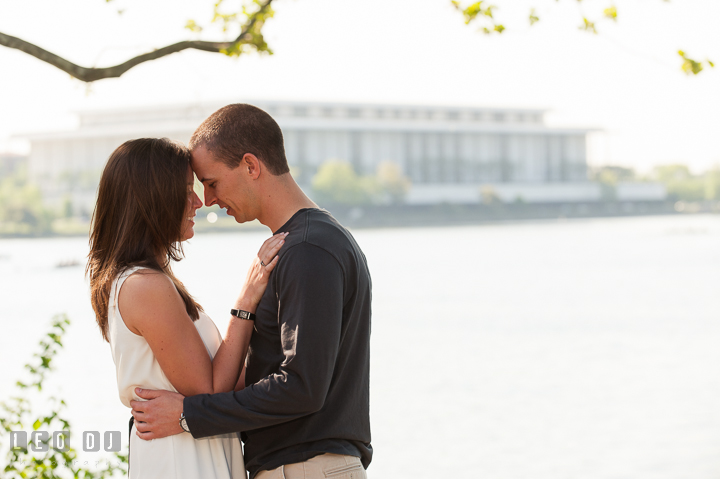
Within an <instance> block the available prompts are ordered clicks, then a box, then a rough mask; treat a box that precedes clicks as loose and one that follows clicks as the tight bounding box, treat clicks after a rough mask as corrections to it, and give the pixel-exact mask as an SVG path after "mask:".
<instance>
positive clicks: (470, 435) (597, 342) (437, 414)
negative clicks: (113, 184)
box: [0, 216, 720, 479]
mask: <svg viewBox="0 0 720 479" xmlns="http://www.w3.org/2000/svg"><path fill="white" fill-rule="evenodd" d="M354 234H355V236H356V238H357V240H358V242H359V243H360V245H361V247H362V248H363V249H364V251H365V253H366V256H367V258H368V262H369V264H370V268H371V273H372V276H373V287H374V298H373V330H372V371H371V395H372V397H371V420H372V427H373V446H374V447H375V451H376V452H375V459H374V461H373V463H372V465H371V467H370V469H369V471H368V472H369V475H370V477H371V478H378V479H384V478H404V477H407V478H411V477H412V478H417V477H426V478H436V477H449V476H450V475H451V474H457V475H458V476H460V475H462V477H488V478H500V479H505V478H507V479H510V478H518V479H520V478H522V479H526V478H547V479H558V478H578V477H582V478H632V479H637V478H667V479H671V478H672V479H675V478H678V477H691V478H694V479H704V478H716V477H718V476H720V407H719V406H718V404H720V374H719V370H720V346H719V345H720V217H714V216H672V217H657V218H624V219H597V220H582V221H579V220H578V221H567V222H538V223H520V224H500V225H487V226H475V227H458V228H426V229H423V228H417V229H385V230H359V231H356V232H354ZM266 236H267V235H265V234H263V233H257V232H256V233H241V234H223V235H204V236H199V237H197V238H195V239H193V240H192V241H191V243H190V244H189V245H188V246H187V248H186V253H187V259H186V260H184V261H183V262H182V263H180V264H179V265H178V266H177V267H176V272H177V274H178V276H179V277H180V278H181V279H182V280H183V281H184V282H185V284H186V285H187V286H188V288H189V290H190V291H191V292H192V293H193V294H194V295H195V297H196V298H198V299H199V301H200V302H201V303H202V304H203V305H204V306H205V309H206V310H207V311H208V313H209V314H210V315H211V317H213V318H214V319H215V321H216V323H217V324H218V327H219V328H220V330H221V331H224V328H225V326H226V324H227V313H226V311H227V310H228V309H229V307H230V306H231V304H232V301H233V299H234V298H235V296H236V294H237V293H238V291H239V287H240V285H241V284H242V281H243V279H244V277H245V272H246V268H247V266H248V265H249V263H250V260H251V257H252V256H253V255H254V253H255V252H256V251H257V249H258V248H259V246H260V244H261V242H262V240H263V239H264V238H265V237H266ZM86 252H87V240H86V239H83V238H73V239H40V240H0V292H1V293H0V294H2V301H0V324H1V325H2V328H3V329H2V331H3V334H2V335H0V363H1V364H3V365H4V367H3V368H2V370H0V391H1V393H2V394H1V396H3V397H5V396H7V395H8V394H10V393H11V392H12V384H13V383H14V381H15V379H16V378H17V377H18V376H19V375H20V374H21V369H22V368H21V366H22V364H24V363H25V362H26V361H27V360H29V358H30V355H31V354H32V352H34V345H35V344H36V343H37V341H38V340H39V338H40V336H41V335H42V334H43V332H44V331H45V329H46V325H47V324H48V323H49V320H50V317H51V316H52V315H53V314H54V313H57V312H66V313H68V314H69V315H70V317H71V319H72V320H73V324H72V326H71V329H70V330H69V332H68V335H67V338H66V339H67V340H66V348H65V350H64V351H63V352H62V353H61V355H60V356H59V357H58V361H57V362H58V364H57V372H56V373H55V374H54V378H53V385H51V387H50V389H51V390H55V389H60V391H62V392H61V394H62V395H63V396H64V397H65V398H66V399H67V401H68V403H69V406H70V410H69V415H70V417H71V419H72V421H73V427H74V431H84V430H100V431H103V430H123V431H125V426H126V423H127V418H128V417H129V412H128V410H127V409H125V408H124V407H123V406H122V405H121V403H120V401H119V399H118V398H117V391H116V385H115V373H114V366H113V364H112V358H111V356H110V350H109V347H108V345H107V344H106V343H103V341H102V339H101V337H100V335H99V333H98V331H97V328H96V326H95V324H94V316H93V313H92V310H91V308H90V305H89V301H88V292H87V283H86V281H85V279H84V276H83V274H84V271H83V268H82V267H76V268H56V267H55V265H56V264H57V263H59V262H60V261H64V260H71V259H77V260H80V261H81V262H82V261H84V257H85V255H86ZM123 437H124V439H125V440H127V433H126V432H123ZM81 457H83V458H86V459H89V460H92V459H94V458H95V457H94V456H92V454H91V453H85V454H84V455H83V454H82V453H81Z"/></svg>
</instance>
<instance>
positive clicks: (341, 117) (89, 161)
mask: <svg viewBox="0 0 720 479" xmlns="http://www.w3.org/2000/svg"><path fill="white" fill-rule="evenodd" d="M250 103H253V104H255V105H257V106H258V107H260V108H262V109H264V110H265V111H267V112H268V113H269V114H270V115H272V116H273V117H274V118H275V119H276V120H277V122H278V124H279V125H280V127H281V128H282V130H283V135H284V139H285V149H286V152H287V158H288V161H289V163H290V165H291V167H292V168H293V172H294V174H295V176H296V178H297V180H298V182H299V183H300V184H301V185H304V186H308V185H309V184H310V182H311V180H312V178H313V176H314V175H315V173H316V172H317V169H318V168H319V167H320V166H321V165H322V164H323V163H324V162H326V161H328V160H342V161H347V162H349V163H351V164H352V165H353V167H354V169H355V170H356V172H357V173H359V174H362V175H369V174H374V173H375V170H376V168H377V166H378V164H380V163H381V162H385V161H390V162H393V163H396V164H397V165H398V166H399V167H400V169H401V171H402V172H403V173H404V174H405V175H406V176H407V177H408V178H409V179H410V180H411V182H412V185H413V186H412V191H411V192H410V194H409V196H408V201H409V202H415V203H422V202H426V203H432V202H460V203H467V202H470V203H472V202H479V201H481V197H482V194H481V189H482V188H485V189H486V190H487V188H488V185H490V186H493V185H494V186H495V187H496V188H497V190H498V196H499V197H500V198H501V199H503V200H512V199H516V198H523V192H524V193H525V196H527V198H525V199H526V200H528V201H588V200H590V201H592V200H593V199H592V198H595V197H596V196H597V198H595V200H599V198H600V196H599V195H600V193H599V190H598V189H597V188H596V186H595V185H593V184H591V183H590V182H588V181H587V160H586V146H585V143H586V135H587V133H588V130H585V129H558V128H549V127H547V126H546V125H545V124H544V120H543V116H544V111H543V110H538V109H504V108H470V107H449V106H448V107H443V106H414V105H372V104H350V103H348V104H342V103H317V102H280V101H252V102H250ZM221 106H222V104H203V105H198V104H194V105H181V106H158V107H153V108H145V109H126V110H114V111H107V110H106V111H85V112H81V113H79V126H78V128H77V129H75V130H73V131H64V132H52V133H42V134H33V135H26V136H24V138H27V139H28V140H29V141H30V143H31V150H30V151H31V152H30V156H29V159H28V171H29V174H30V177H31V179H32V180H33V181H35V182H36V183H37V184H39V185H40V187H41V188H42V190H43V192H44V194H45V197H46V198H47V199H48V200H49V201H55V200H57V199H58V198H59V197H60V196H62V195H68V194H70V195H71V197H72V199H73V201H74V202H77V203H79V204H82V205H83V208H82V209H83V210H84V211H90V210H91V209H92V204H93V202H94V189H95V188H96V186H97V181H98V179H99V175H100V172H101V171H102V168H103V167H104V165H105V162H106V161H107V158H108V156H109V155H110V153H111V152H112V151H113V150H114V149H115V148H116V147H117V146H118V145H120V144H121V143H123V142H124V141H126V140H128V139H132V138H140V137H168V138H171V139H175V140H179V141H182V142H184V143H186V142H187V141H188V140H189V138H190V136H191V135H192V132H193V131H194V129H195V128H196V127H197V126H198V125H199V124H200V123H201V122H202V121H203V120H204V119H205V118H206V117H207V116H209V115H210V114H211V113H212V112H213V111H215V110H216V109H217V108H219V107H221ZM596 190H597V191H596ZM553 191H556V192H559V193H558V194H554V193H553ZM68 192H69V193H68Z"/></svg>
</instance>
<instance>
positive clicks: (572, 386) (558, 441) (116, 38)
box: [0, 0, 720, 479]
mask: <svg viewBox="0 0 720 479" xmlns="http://www.w3.org/2000/svg"><path fill="white" fill-rule="evenodd" d="M213 3H214V2H197V1H196V2H189V1H175V2H169V1H161V0H156V1H152V2H139V1H131V0H113V1H110V2H103V1H101V0H68V1H65V2H62V3H59V2H50V1H47V0H24V1H6V2H3V3H2V5H0V32H2V33H4V34H7V35H12V36H15V37H19V38H22V39H23V40H26V41H28V42H32V43H34V44H36V45H39V46H41V47H43V48H46V49H48V50H50V51H52V52H53V53H56V54H59V55H61V56H64V57H65V58H67V59H69V60H71V61H74V62H75V63H77V64H79V65H83V66H100V67H102V66H110V65H113V64H116V63H120V62H123V61H125V60H126V59H128V58H131V57H133V56H135V55H137V54H141V53H144V52H146V51H150V50H152V49H153V48H158V47H161V46H164V45H167V44H170V43H173V42H176V41H180V40H184V39H188V38H202V39H222V38H225V35H229V36H230V37H232V36H233V33H234V34H235V35H236V34H237V31H236V30H233V28H236V27H235V26H233V25H230V27H229V32H228V33H227V34H224V33H223V32H222V31H221V28H220V26H219V25H218V24H211V23H210V20H211V17H212V12H213ZM472 3H473V2H467V3H462V4H461V5H460V6H461V8H465V7H468V6H470V7H472ZM238 5H239V3H233V2H231V1H226V2H224V3H222V4H221V7H222V8H223V9H226V10H223V11H227V12H230V11H233V9H235V10H237V8H238ZM491 5H496V6H497V9H495V10H494V11H493V19H494V21H495V22H496V24H502V25H503V26H504V27H505V28H506V29H505V31H504V32H503V33H502V34H497V33H495V34H491V35H486V34H483V33H482V32H480V31H478V30H479V29H480V28H482V27H483V26H492V25H493V24H492V22H490V19H489V18H487V17H485V16H483V15H480V16H479V17H478V18H476V19H475V20H473V21H471V22H470V24H469V25H466V24H465V22H464V20H465V18H464V16H463V13H462V12H461V11H458V9H457V8H455V7H454V6H453V4H452V2H450V1H446V0H393V1H380V0H364V1H362V2H360V1H356V0H346V1H343V2H337V1H335V2H333V1H330V0H277V2H276V3H273V8H274V9H275V16H274V18H272V19H269V20H268V21H267V23H266V24H265V26H264V29H263V33H264V37H265V40H266V41H267V43H268V44H269V46H270V48H271V49H272V50H273V52H274V54H273V55H258V54H256V53H253V52H250V53H247V54H243V55H241V56H240V57H238V58H230V57H228V56H226V55H223V54H217V53H215V54H212V53H206V52H198V51H192V50H190V51H185V52H182V53H178V54H174V55H171V56H168V57H165V58H161V59H158V60H154V61H151V62H148V63H144V64H142V65H140V66H138V67H135V68H133V69H131V70H130V71H128V72H127V73H126V74H124V75H123V76H122V77H120V78H116V79H106V80H101V81H97V82H94V83H91V84H86V83H84V82H81V81H79V80H76V79H73V78H71V77H70V76H69V75H68V74H67V73H65V72H62V71H60V70H58V69H56V68H54V67H52V66H50V65H48V64H46V63H43V62H41V61H39V60H38V59H36V58H33V57H32V56H30V55H27V54H26V53H23V52H20V51H17V50H14V49H9V48H5V47H0V65H2V67H1V71H2V74H0V291H2V295H3V301H2V302H0V322H1V324H2V326H3V328H4V331H5V334H3V335H0V360H2V361H3V364H5V367H4V368H3V370H2V372H0V391H1V392H2V393H1V394H0V400H2V399H4V398H6V397H9V396H10V395H11V394H13V384H14V382H15V380H16V379H17V378H18V377H19V376H21V375H22V365H23V364H24V363H25V362H27V361H28V360H29V359H30V357H31V355H32V353H33V352H34V349H33V347H34V345H35V344H36V343H37V341H38V340H39V338H40V336H41V335H42V334H43V332H44V331H45V329H46V325H47V324H48V321H49V320H50V318H51V317H52V316H53V315H54V314H55V313H60V312H66V313H68V315H69V316H70V318H71V320H72V325H71V327H70V329H69V330H68V333H67V341H66V346H65V348H64V349H63V351H62V352H61V353H60V355H59V356H58V360H57V370H56V372H54V373H52V377H51V379H50V380H51V382H52V385H51V386H50V387H49V389H51V390H56V389H57V390H60V391H61V394H62V395H63V397H65V399H66V400H67V402H68V405H69V415H70V417H71V419H72V421H73V428H74V429H76V430H78V431H83V430H112V429H118V430H123V431H124V427H125V423H126V418H127V417H128V411H127V410H126V409H125V408H124V407H123V406H122V405H121V404H120V402H119V400H118V399H117V394H116V389H115V377H114V373H113V365H112V359H111V357H110V352H109V349H108V347H107V345H106V344H104V343H103V342H102V339H101V337H100V335H99V333H98V332H97V328H96V326H95V325H94V317H93V313H92V310H91V308H90V304H89V300H88V291H87V282H86V280H85V278H84V275H83V274H84V270H83V266H84V261H85V256H86V254H87V230H88V226H89V219H90V215H91V213H92V208H93V204H94V198H95V191H96V187H97V181H98V178H99V175H100V173H101V172H102V168H103V166H104V163H105V161H106V159H107V157H108V155H109V154H110V152H112V150H113V149H114V148H115V147H117V146H118V145H119V144H120V143H122V142H123V141H125V140H127V139H131V138H138V137H143V136H167V137H170V138H173V139H176V140H179V141H183V142H186V141H187V140H188V139H189V136H190V135H191V134H192V131H193V129H194V128H195V127H196V126H197V125H198V124H199V123H200V122H201V121H202V120H203V119H204V118H205V117H206V116H208V115H209V114H210V113H212V112H213V111H214V110H215V109H217V108H218V107H220V106H222V105H224V104H227V103H233V102H247V103H253V104H256V105H258V106H260V107H262V108H264V109H265V110H266V111H268V112H269V113H270V114H272V115H273V117H275V118H276V119H277V121H278V123H279V124H280V126H281V127H282V129H283V132H284V135H285V141H286V150H287V154H288V160H289V162H290V164H291V168H292V172H293V175H294V176H295V177H296V178H297V179H298V181H299V182H300V184H301V185H302V186H303V188H304V189H305V190H306V191H307V192H308V194H309V195H310V196H311V197H313V198H314V199H315V200H316V201H317V202H318V203H319V204H320V205H321V206H323V207H325V208H327V209H328V210H330V211H331V212H332V213H333V214H334V215H336V216H337V217H338V219H340V220H341V221H342V222H343V223H344V224H345V225H347V226H348V227H349V228H350V229H351V230H352V232H353V234H354V235H355V236H356V238H357V239H358V241H359V243H360V245H361V247H362V248H363V249H364V251H365V253H366V255H367V257H368V261H369V263H370V267H371V272H372V274H373V280H374V308H373V310H374V312H373V338H372V341H373V343H372V348H373V349H372V351H373V363H372V367H373V369H372V379H371V381H372V385H371V388H372V389H371V394H372V403H371V407H372V416H371V419H372V426H373V445H374V447H375V450H376V453H375V454H376V455H375V459H374V461H373V463H372V465H371V466H370V469H369V470H368V472H369V475H370V477H376V478H385V477H437V476H438V475H442V476H444V475H451V474H473V475H477V476H486V477H494V478H526V477H545V478H560V477H593V478H594V477H597V478H610V477H632V478H646V477H647V478H668V479H669V478H676V477H693V478H711V477H717V476H718V475H720V459H719V458H720V454H719V453H720V414H718V409H717V406H716V403H717V401H716V399H717V397H718V396H719V395H720V381H718V375H717V369H716V368H715V367H714V366H715V365H716V364H718V359H720V353H718V351H719V350H718V348H717V347H716V345H717V344H718V341H720V328H718V326H717V322H716V321H715V319H716V317H717V313H718V311H720V309H718V306H720V304H718V299H717V297H718V296H717V294H715V282H714V279H713V278H715V277H717V273H716V272H717V271H718V267H720V264H718V259H720V258H719V257H718V248H717V247H716V245H717V244H718V240H720V221H718V216H717V215H716V214H717V212H718V211H719V210H720V148H719V147H718V138H719V137H720V136H719V135H718V134H717V131H718V129H719V127H720V95H718V94H717V91H718V79H719V78H720V77H719V76H718V74H720V72H718V69H717V68H712V67H711V66H710V64H709V63H708V61H707V60H708V59H709V60H711V61H712V60H715V61H720V43H718V42H717V33H716V27H715V21H716V19H717V18H718V16H719V15H720V4H719V3H718V2H715V1H713V0H688V1H685V2H680V1H670V2H663V1H660V0H644V1H639V2H631V1H623V0H616V1H615V2H610V1H604V0H584V1H582V2H576V1H570V0H566V1H559V2H555V1H550V0H536V1H531V0H520V1H513V2H509V1H506V0H498V1H496V2H494V3H488V2H481V3H480V4H479V8H480V9H481V11H482V9H484V8H487V7H488V6H491ZM613 7H616V10H615V11H616V12H617V19H616V20H612V19H610V18H608V16H607V13H608V10H607V9H611V8H613ZM531 9H534V15H536V16H537V17H538V18H539V21H538V22H536V23H534V24H533V25H530V22H529V20H528V15H529V12H530V11H531ZM583 18H585V19H587V20H588V21H592V22H595V27H596V29H597V31H598V33H597V34H594V33H592V32H591V31H588V30H587V28H584V27H583V28H579V27H580V26H585V25H586V24H585V22H584V21H583ZM189 19H193V20H194V21H196V22H197V24H199V25H203V26H205V27H206V28H205V30H204V31H203V32H201V33H193V32H191V31H189V30H188V29H186V28H184V27H185V25H186V24H187V21H188V20H189ZM489 22H490V23H489ZM678 50H682V51H684V52H685V54H686V58H692V59H694V60H696V61H698V62H700V64H701V66H703V69H702V71H699V72H697V74H687V73H686V72H684V71H683V68H682V67H683V65H684V64H685V66H686V67H690V68H691V67H692V63H687V62H685V63H684V59H683V58H682V57H681V56H680V55H679V54H678ZM198 218H199V221H198V226H197V230H198V235H197V236H196V238H194V239H193V240H192V241H191V242H190V244H189V245H188V247H187V248H186V252H187V258H186V260H184V261H183V262H181V263H180V264H179V265H178V266H177V268H176V269H177V273H178V275H179V276H180V278H181V279H182V280H183V281H184V282H185V283H186V285H187V286H188V287H189V289H190V291H191V292H192V293H193V294H194V295H195V296H196V297H197V298H198V299H199V300H200V302H201V303H202V304H203V305H204V306H205V308H206V309H207V310H208V311H209V312H210V313H211V316H212V317H214V318H215V319H216V322H217V323H218V326H219V327H220V329H221V330H222V329H223V328H224V327H225V325H226V323H225V321H226V317H225V313H224V312H225V310H226V309H227V304H229V303H230V302H231V301H232V299H233V297H234V295H235V294H236V292H237V289H238V288H239V286H240V284H239V283H238V279H237V278H235V276H234V275H232V274H229V273H228V272H227V271H229V270H238V269H239V270H243V269H244V268H245V267H246V266H247V265H248V264H249V261H250V258H251V257H252V256H253V254H254V252H255V251H256V250H257V248H258V247H259V245H260V244H261V242H262V240H263V239H264V238H265V237H266V236H267V234H268V233H269V232H268V231H267V230H265V229H263V227H262V226H261V225H258V224H250V225H242V226H240V225H237V224H236V223H234V221H233V220H232V218H228V217H227V216H225V214H224V212H223V211H221V210H219V209H217V208H203V209H202V210H201V211H200V213H199V215H198ZM228 266H232V268H228ZM123 434H124V435H123V439H124V440H127V435H126V434H127V433H126V432H124V433H123ZM81 457H85V458H86V459H87V460H89V461H91V460H92V459H93V458H94V456H93V453H82V452H81Z"/></svg>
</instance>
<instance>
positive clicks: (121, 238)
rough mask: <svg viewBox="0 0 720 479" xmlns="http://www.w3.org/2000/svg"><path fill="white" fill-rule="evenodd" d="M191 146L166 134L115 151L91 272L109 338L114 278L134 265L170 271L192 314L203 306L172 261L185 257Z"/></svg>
mask: <svg viewBox="0 0 720 479" xmlns="http://www.w3.org/2000/svg"><path fill="white" fill-rule="evenodd" d="M189 164H190V152H189V151H188V150H187V148H185V147H184V146H182V145H180V144H177V143H174V142H172V141H170V140H168V139H167V138H141V139H138V140H130V141H126V142H125V143H123V144H122V145H120V146H119V147H118V148H117V149H116V150H115V151H114V152H113V153H112V155H110V158H109V159H108V162H107V164H106V165H105V169H104V170H103V174H102V177H101V178H100V186H99V188H98V199H97V203H96V205H95V211H94V212H93V219H92V229H91V232H90V254H89V255H88V264H87V269H86V274H87V275H88V276H89V277H90V298H91V302H92V306H93V309H94V310H95V316H96V318H97V323H98V326H100V331H101V332H102V335H103V338H104V339H105V341H108V342H109V339H108V307H109V304H110V289H111V287H112V283H113V281H114V280H115V279H116V278H117V276H118V275H119V274H121V273H122V272H123V271H125V270H127V269H128V268H131V267H133V266H144V267H146V268H150V269H154V270H156V271H159V272H162V273H164V274H166V275H167V276H168V277H169V278H170V279H172V281H173V283H175V288H177V290H178V293H180V296H181V297H182V299H183V301H184V302H185V309H186V310H187V313H188V315H189V316H190V318H192V319H193V321H194V320H197V319H198V318H199V315H200V313H199V311H202V308H201V307H200V305H199V304H197V303H196V302H195V300H194V299H193V298H192V296H190V294H188V292H187V291H186V290H185V287H184V286H183V284H182V283H181V282H180V281H179V280H178V279H177V278H175V276H174V275H173V273H172V269H171V268H170V261H171V260H173V261H180V260H181V259H182V257H183V251H182V246H181V244H180V241H181V240H182V233H183V232H182V226H183V220H184V217H185V207H186V205H187V197H188V196H187V173H188V165H189Z"/></svg>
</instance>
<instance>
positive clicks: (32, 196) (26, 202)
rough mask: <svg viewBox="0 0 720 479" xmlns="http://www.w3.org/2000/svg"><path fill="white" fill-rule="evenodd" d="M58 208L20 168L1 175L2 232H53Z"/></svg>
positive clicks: (23, 233) (0, 222) (0, 213)
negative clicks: (46, 202)
mask: <svg viewBox="0 0 720 479" xmlns="http://www.w3.org/2000/svg"><path fill="white" fill-rule="evenodd" d="M54 216H55V214H54V212H53V211H51V210H49V209H47V208H46V207H45V206H44V204H43V201H42V195H41V194H40V190H39V189H38V188H37V187H36V186H33V185H31V184H29V183H28V181H27V179H26V177H25V174H24V173H23V172H18V173H16V174H14V175H12V176H9V177H6V178H3V179H0V234H20V235H42V234H46V233H49V232H50V229H51V223H52V220H53V219H54Z"/></svg>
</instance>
